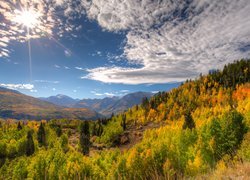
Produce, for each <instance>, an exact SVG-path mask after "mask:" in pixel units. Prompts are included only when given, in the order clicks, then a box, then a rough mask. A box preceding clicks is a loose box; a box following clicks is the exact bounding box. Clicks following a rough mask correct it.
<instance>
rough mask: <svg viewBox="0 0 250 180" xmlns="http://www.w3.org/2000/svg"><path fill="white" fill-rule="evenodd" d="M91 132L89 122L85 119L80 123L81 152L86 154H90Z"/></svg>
mask: <svg viewBox="0 0 250 180" xmlns="http://www.w3.org/2000/svg"><path fill="white" fill-rule="evenodd" d="M89 139H90V132H89V122H88V121H84V122H82V123H81V125H80V147H81V152H82V153H83V154H84V155H88V154H89V146H90V140H89Z"/></svg>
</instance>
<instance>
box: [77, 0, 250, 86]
mask: <svg viewBox="0 0 250 180" xmlns="http://www.w3.org/2000/svg"><path fill="white" fill-rule="evenodd" d="M83 4H84V5H85V7H86V13H87V15H88V17H89V18H91V19H95V20H96V21H97V22H98V23H99V24H100V25H101V26H102V27H103V28H105V29H107V30H109V31H121V30H126V32H127V34H126V44H125V46H124V48H123V51H124V53H123V56H124V57H126V58H127V61H128V63H129V64H132V65H137V66H138V67H136V68H128V67H111V68H109V67H98V68H94V69H88V70H87V71H88V72H89V73H88V74H87V75H86V76H84V77H82V78H88V79H93V80H97V81H102V82H105V83H124V84H141V83H147V84H148V83H152V84H154V83H166V82H172V81H183V80H185V79H187V78H195V77H196V76H197V75H198V74H200V73H203V74H205V73H207V72H208V70H209V69H214V68H222V67H223V66H224V64H227V63H229V62H232V61H233V60H236V59H241V58H247V57H250V51H249V48H248V49H246V48H245V47H248V46H249V44H250V1H248V0H230V1H229V0H215V1H209V0H203V1H199V0H194V1H192V2H191V3H190V4H188V2H187V1H181V0H177V1H173V2H171V1H160V0H155V1H148V0H142V1H134V0H127V1H121V0H116V1H113V0H105V1H104V0H93V1H92V2H89V1H83Z"/></svg>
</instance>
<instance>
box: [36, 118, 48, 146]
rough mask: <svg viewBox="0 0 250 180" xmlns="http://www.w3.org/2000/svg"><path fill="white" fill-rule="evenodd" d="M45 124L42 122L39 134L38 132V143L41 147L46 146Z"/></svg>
mask: <svg viewBox="0 0 250 180" xmlns="http://www.w3.org/2000/svg"><path fill="white" fill-rule="evenodd" d="M44 126H45V125H44V124H43V123H42V122H41V124H40V126H39V129H38V132H37V141H38V143H39V146H46V133H45V128H44Z"/></svg>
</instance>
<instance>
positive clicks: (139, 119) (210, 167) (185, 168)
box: [0, 60, 250, 179]
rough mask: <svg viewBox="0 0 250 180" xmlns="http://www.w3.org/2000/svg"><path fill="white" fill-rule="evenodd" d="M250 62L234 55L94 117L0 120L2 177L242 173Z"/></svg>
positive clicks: (249, 121) (248, 143)
mask: <svg viewBox="0 0 250 180" xmlns="http://www.w3.org/2000/svg"><path fill="white" fill-rule="evenodd" d="M249 70H250V61H249V60H240V61H235V62H234V63H232V64H228V65H226V66H225V67H224V69H223V70H218V71H213V72H210V74H208V75H201V76H200V77H199V78H197V79H196V80H187V81H186V82H185V83H183V84H182V85H181V86H180V87H178V88H175V89H173V90H171V91H170V92H160V93H158V94H156V95H154V96H153V97H152V98H150V99H147V98H144V99H143V101H142V104H140V105H136V106H133V107H132V108H130V109H128V110H127V111H126V112H123V113H120V114H117V115H114V116H112V117H111V118H106V119H104V118H102V119H101V120H98V121H77V120H75V121H68V120H53V121H50V122H47V123H40V122H27V124H20V123H19V124H17V123H15V122H11V121H4V122H1V123H0V124H1V125H0V128H2V131H0V137H1V138H0V179H8V178H10V179H18V178H21V179H26V178H30V179H39V178H42V179H64V178H65V179H195V178H198V179H207V178H210V177H212V178H215V179H216V178H218V177H219V178H222V179H223V178H243V179H244V178H246V179H247V178H248V177H249V162H250V71H249ZM30 132H32V133H33V134H31V133H30ZM32 138H33V139H32ZM10 142H11V143H10ZM32 142H33V146H32V148H33V149H32V148H30V145H32ZM27 144H29V146H27ZM27 150H28V151H27ZM13 169H14V170H13ZM237 170H239V171H240V172H236V171H237Z"/></svg>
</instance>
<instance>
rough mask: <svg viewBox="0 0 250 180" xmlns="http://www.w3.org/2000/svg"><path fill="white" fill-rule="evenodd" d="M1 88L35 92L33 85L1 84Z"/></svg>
mask: <svg viewBox="0 0 250 180" xmlns="http://www.w3.org/2000/svg"><path fill="white" fill-rule="evenodd" d="M0 86H1V87H5V88H8V89H13V90H30V91H31V92H33V91H34V90H35V89H34V85H33V84H0Z"/></svg>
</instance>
